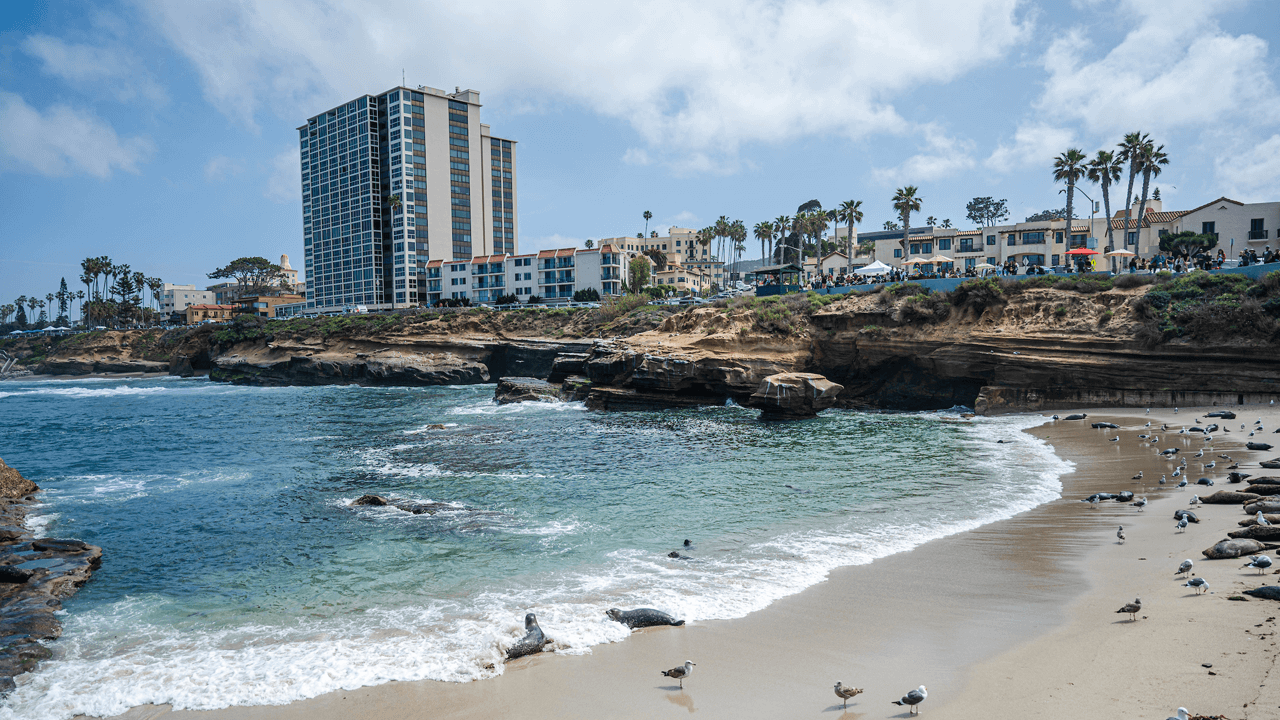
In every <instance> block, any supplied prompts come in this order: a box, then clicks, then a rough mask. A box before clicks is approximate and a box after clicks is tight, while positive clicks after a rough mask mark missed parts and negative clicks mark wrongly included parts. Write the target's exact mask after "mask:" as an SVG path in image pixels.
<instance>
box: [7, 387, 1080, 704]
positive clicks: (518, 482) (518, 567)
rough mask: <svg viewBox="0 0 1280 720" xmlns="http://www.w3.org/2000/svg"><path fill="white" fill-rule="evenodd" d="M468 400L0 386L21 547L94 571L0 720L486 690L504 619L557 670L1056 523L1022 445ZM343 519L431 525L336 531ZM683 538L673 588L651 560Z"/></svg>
mask: <svg viewBox="0 0 1280 720" xmlns="http://www.w3.org/2000/svg"><path fill="white" fill-rule="evenodd" d="M492 394H493V386H491V385H489V386H470V387H444V388H440V387H436V388H360V387H308V388H246V387H234V386H229V385H222V384H217V383H210V382H208V381H206V380H200V379H185V380H184V379H172V378H164V379H156V380H127V381H122V380H96V381H95V380H85V381H32V382H6V383H2V384H0V453H2V456H3V457H4V459H5V461H6V462H8V463H9V464H10V465H12V466H14V467H17V468H19V469H20V470H21V471H22V472H23V473H24V474H25V475H27V476H28V477H30V478H32V479H33V480H35V481H36V482H37V483H39V484H40V485H41V487H43V488H44V492H43V493H42V495H41V500H42V502H43V504H42V505H41V506H40V507H39V508H38V509H37V510H36V511H35V513H34V514H33V516H32V521H33V523H34V525H35V527H36V528H37V529H38V531H39V534H41V535H47V536H53V537H74V538H79V539H83V540H86V541H88V542H91V543H94V544H97V545H101V546H102V547H103V548H104V551H105V558H104V564H103V567H102V569H101V570H100V571H99V572H98V573H97V574H95V575H94V578H93V580H92V582H90V583H89V584H88V585H86V586H85V587H84V588H83V589H82V590H81V591H80V593H79V594H78V595H76V596H75V597H74V598H73V599H72V600H71V601H69V602H68V603H67V605H66V609H67V612H66V614H65V615H64V617H63V620H64V623H65V630H64V636H63V638H62V639H61V640H59V641H57V642H56V643H53V649H54V651H55V657H54V659H53V660H51V661H48V662H45V663H44V664H43V665H41V667H40V669H39V670H38V671H37V672H35V673H32V674H29V675H25V676H22V677H21V678H20V679H19V681H18V682H19V688H18V690H17V691H15V692H14V693H13V694H12V695H11V696H10V697H9V698H8V699H7V700H6V701H4V703H3V705H0V717H3V718H9V717H22V718H51V719H52V718H56V719H58V720H61V719H62V718H69V717H72V716H73V715H75V714H78V713H86V714H93V715H109V714H114V713H119V712H122V711H124V710H126V709H128V708H129V707H131V706H134V705H139V704H143V703H172V704H174V705H175V706H177V707H182V708H196V709H210V708H217V707H225V706H228V705H235V704H244V705H249V704H271V703H282V702H288V701H291V700H295V699H299V698H304V697H312V696H315V695H318V694H321V693H324V692H328V691H330V690H335V689H340V688H348V689H350V688H354V687H359V686H363V685H371V684H378V683H382V682H388V681H391V680H415V679H423V678H431V679H437V680H446V681H465V680H472V679H480V678H484V677H489V676H492V675H494V674H496V673H500V672H502V663H501V657H502V652H503V648H504V647H505V646H506V645H507V644H509V643H510V642H511V641H512V640H513V639H515V638H516V637H518V636H519V635H520V634H522V632H523V627H522V618H523V615H524V613H525V612H527V611H533V612H536V613H538V616H539V619H540V622H541V625H542V627H543V629H544V631H545V632H546V633H547V635H548V636H549V637H551V638H552V639H553V640H554V641H555V644H554V646H553V647H554V651H555V652H560V653H584V652H590V648H591V647H592V646H593V645H596V644H599V643H602V642H616V641H621V640H624V639H625V638H626V636H627V634H628V631H627V630H626V628H624V627H622V626H621V625H618V624H616V623H612V622H610V621H608V620H607V619H606V618H605V617H604V614H603V611H604V610H605V609H607V608H609V607H614V606H617V607H624V608H625V607H635V606H649V607H657V608H660V609H663V610H666V611H668V612H671V613H672V614H674V615H676V616H678V617H682V618H687V619H688V620H690V621H692V622H697V621H699V620H708V619H721V618H734V617H741V616H743V615H745V614H747V613H749V612H752V611H754V610H758V609H760V608H763V607H765V606H767V605H768V604H769V603H770V602H772V601H773V600H776V599H777V598H780V597H784V596H786V595H789V594H792V593H795V592H798V591H800V590H802V589H803V588H805V587H808V586H810V585H813V584H815V583H817V582H821V581H822V579H823V578H824V577H825V575H826V573H827V572H828V571H829V570H830V569H832V568H834V567H838V566H842V565H851V564H858V563H865V562H870V561H872V560H873V559H875V558H877V557H882V556H884V555H887V554H890V553H893V552H899V551H902V550H907V549H910V548H911V547H914V546H916V545H919V544H920V543H922V542H925V541H926V540H929V539H932V538H935V537H940V536H943V535H947V534H951V533H954V532H959V531H961V530H964V529H968V528H972V527H976V526H978V525H981V524H984V523H987V522H991V521H993V520H996V519H1000V518H1003V517H1008V516H1010V515H1013V514H1015V513H1017V512H1021V511H1022V510H1026V509H1029V508H1030V507H1033V506H1035V505H1037V504H1039V503H1042V502H1046V501H1048V500H1051V499H1053V498H1055V497H1057V496H1058V493H1059V491H1060V489H1061V485H1060V484H1059V482H1058V477H1059V475H1060V474H1061V473H1062V472H1065V471H1066V470H1067V469H1068V467H1069V466H1068V465H1067V464H1066V463H1064V462H1063V461H1061V460H1058V459H1057V458H1055V457H1054V456H1053V455H1052V453H1051V452H1050V451H1049V449H1048V448H1047V447H1046V446H1045V445H1044V443H1042V442H1041V441H1039V440H1036V439H1035V438H1032V437H1030V436H1029V435H1026V434H1025V433H1021V432H1019V430H1020V429H1022V428H1025V427H1028V426H1030V425H1031V424H1033V423H1034V422H1035V421H1033V420H1031V419H1027V418H997V419H978V420H976V421H974V422H962V421H960V420H959V418H957V417H955V416H954V415H947V414H945V413H944V414H941V415H939V414H863V413H855V412H843V411H828V412H826V413H824V414H823V415H822V416H821V417H819V418H818V419H816V420H811V421H807V422H802V423H761V422H759V421H757V420H756V419H755V413H754V412H753V411H749V410H746V409H742V408H738V407H735V406H727V407H717V408H703V409H697V410H680V411H670V412H654V413H617V414H603V413H596V412H589V411H586V410H585V409H584V408H583V407H582V406H581V405H580V404H576V403H527V404H521V405H507V406H498V405H495V404H493V402H492ZM436 423H441V424H444V425H445V429H443V430H433V429H429V428H428V426H429V425H431V424H436ZM1000 439H1003V440H1007V441H1011V442H1008V443H1005V444H1000V443H997V442H996V440H1000ZM787 485H792V486H794V488H795V489H791V488H787V487H786V486H787ZM1014 489H1017V491H1018V492H1010V491H1011V490H1014ZM366 493H375V494H379V495H384V496H389V497H393V498H399V499H404V500H411V501H428V500H430V501H435V502H442V503H448V504H449V505H450V509H449V510H446V511H444V512H440V513H438V514H436V515H412V514H410V513H407V512H404V511H401V510H397V509H394V508H379V507H350V506H349V503H350V501H351V500H353V499H355V498H357V497H359V496H360V495H363V494H366ZM686 538H688V539H690V540H691V541H693V543H694V549H693V550H691V551H688V552H686V554H687V555H688V556H689V558H690V559H687V560H673V559H670V558H667V557H666V554H667V553H668V552H670V551H671V550H674V549H677V548H678V547H680V545H681V543H682V541H683V540H684V539H686Z"/></svg>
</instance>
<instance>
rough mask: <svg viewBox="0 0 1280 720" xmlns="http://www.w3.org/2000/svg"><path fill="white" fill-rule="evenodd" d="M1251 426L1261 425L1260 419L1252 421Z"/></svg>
mask: <svg viewBox="0 0 1280 720" xmlns="http://www.w3.org/2000/svg"><path fill="white" fill-rule="evenodd" d="M1253 424H1254V425H1261V424H1262V418H1258V419H1257V420H1254V421H1253Z"/></svg>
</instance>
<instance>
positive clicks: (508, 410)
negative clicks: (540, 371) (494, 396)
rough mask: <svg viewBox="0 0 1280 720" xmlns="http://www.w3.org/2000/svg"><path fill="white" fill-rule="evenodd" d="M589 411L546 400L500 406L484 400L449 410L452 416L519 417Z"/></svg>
mask: <svg viewBox="0 0 1280 720" xmlns="http://www.w3.org/2000/svg"><path fill="white" fill-rule="evenodd" d="M586 409H587V405H586V403H583V402H565V401H562V400H546V401H538V402H518V403H507V404H506V405H499V404H498V403H496V402H494V401H493V400H483V401H480V402H476V403H472V404H470V405H459V406H457V407H454V408H452V409H451V410H449V414H451V415H519V414H522V413H539V412H582V411H584V410H586Z"/></svg>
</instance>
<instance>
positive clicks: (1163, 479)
mask: <svg viewBox="0 0 1280 720" xmlns="http://www.w3.org/2000/svg"><path fill="white" fill-rule="evenodd" d="M1166 482H1168V480H1167V479H1166V478H1165V476H1164V475H1161V476H1160V484H1161V485H1163V484H1165V483H1166Z"/></svg>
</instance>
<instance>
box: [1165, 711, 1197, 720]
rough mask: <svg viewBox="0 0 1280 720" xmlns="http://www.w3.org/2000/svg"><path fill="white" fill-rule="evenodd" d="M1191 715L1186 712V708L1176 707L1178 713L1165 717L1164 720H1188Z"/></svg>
mask: <svg viewBox="0 0 1280 720" xmlns="http://www.w3.org/2000/svg"><path fill="white" fill-rule="evenodd" d="M1190 717H1191V716H1190V715H1188V714H1187V709H1186V708H1178V714H1177V715H1174V716H1173V717H1167V718H1165V719H1164V720H1188V719H1189V718H1190Z"/></svg>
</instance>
